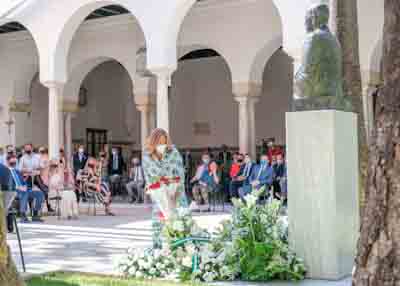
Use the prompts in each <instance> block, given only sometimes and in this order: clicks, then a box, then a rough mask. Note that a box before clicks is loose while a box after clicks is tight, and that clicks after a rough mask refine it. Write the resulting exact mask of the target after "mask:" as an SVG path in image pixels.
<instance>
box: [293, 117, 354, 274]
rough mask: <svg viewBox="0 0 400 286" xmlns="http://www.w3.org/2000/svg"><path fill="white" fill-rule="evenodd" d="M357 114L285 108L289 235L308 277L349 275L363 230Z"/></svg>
mask: <svg viewBox="0 0 400 286" xmlns="http://www.w3.org/2000/svg"><path fill="white" fill-rule="evenodd" d="M357 130H358V129H357V115H356V114H354V113H350V112H342V111H335V110H325V111H303V112H289V113H286V132H287V133H286V141H287V162H288V196H289V197H288V203H289V205H288V214H289V239H290V244H291V247H292V248H293V250H294V251H295V252H296V253H297V255H298V256H299V257H301V258H303V259H304V261H305V263H306V267H307V269H308V277H310V278H315V279H328V280H337V279H340V278H343V277H345V276H347V275H350V274H351V272H352V268H353V264H354V256H355V251H356V242H357V238H358V232H359V199H358V146H357V144H358V140H357Z"/></svg>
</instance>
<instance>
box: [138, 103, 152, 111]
mask: <svg viewBox="0 0 400 286" xmlns="http://www.w3.org/2000/svg"><path fill="white" fill-rule="evenodd" d="M153 106H154V105H151V104H136V109H137V110H139V111H140V112H149V111H150V110H151V108H152V107H153Z"/></svg>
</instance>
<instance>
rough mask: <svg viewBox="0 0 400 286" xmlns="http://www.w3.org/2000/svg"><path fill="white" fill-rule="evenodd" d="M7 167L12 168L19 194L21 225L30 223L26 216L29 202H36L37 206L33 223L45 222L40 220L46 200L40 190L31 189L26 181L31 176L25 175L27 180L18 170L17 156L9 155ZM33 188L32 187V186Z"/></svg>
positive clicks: (14, 182) (14, 183) (35, 206)
mask: <svg viewBox="0 0 400 286" xmlns="http://www.w3.org/2000/svg"><path fill="white" fill-rule="evenodd" d="M7 165H8V166H9V168H10V172H11V176H12V179H13V185H14V187H15V189H16V190H17V193H18V198H19V212H20V215H21V223H28V222H29V219H28V217H27V215H26V212H27V209H28V202H29V200H34V201H35V205H34V207H33V216H32V221H35V222H43V220H42V219H41V218H40V214H39V212H40V210H41V208H42V202H43V200H44V195H43V192H42V191H40V190H38V191H37V190H33V189H32V188H29V185H28V183H27V182H26V180H27V179H28V178H30V177H29V176H30V174H25V178H24V176H23V174H22V173H21V172H20V171H19V170H17V169H16V165H17V157H16V156H15V155H9V156H8V157H7ZM31 186H32V185H31Z"/></svg>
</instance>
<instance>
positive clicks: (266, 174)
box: [239, 155, 274, 199]
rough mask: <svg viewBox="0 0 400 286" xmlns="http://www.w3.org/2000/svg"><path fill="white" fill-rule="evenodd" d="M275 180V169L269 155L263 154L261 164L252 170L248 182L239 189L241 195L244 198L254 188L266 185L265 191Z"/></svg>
mask: <svg viewBox="0 0 400 286" xmlns="http://www.w3.org/2000/svg"><path fill="white" fill-rule="evenodd" d="M273 180H274V169H273V168H272V167H271V166H270V164H269V160H268V156H267V155H262V156H261V158H260V164H258V165H256V166H255V167H254V168H253V170H252V171H251V175H250V178H249V181H248V183H247V184H244V185H243V187H242V188H241V189H240V190H239V195H240V197H241V198H242V199H243V198H244V197H245V196H246V195H248V194H250V193H251V192H252V191H253V190H259V189H261V188H262V187H265V191H268V189H269V188H270V187H271V185H272V182H273Z"/></svg>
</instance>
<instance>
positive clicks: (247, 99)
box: [234, 95, 261, 104]
mask: <svg viewBox="0 0 400 286" xmlns="http://www.w3.org/2000/svg"><path fill="white" fill-rule="evenodd" d="M260 97H261V96H248V95H239V96H237V95H235V96H234V99H235V100H236V101H237V102H239V103H248V104H255V103H257V102H258V101H259V100H260Z"/></svg>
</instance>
